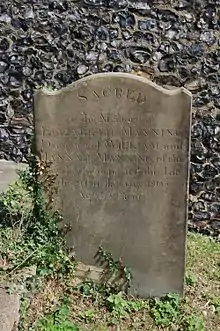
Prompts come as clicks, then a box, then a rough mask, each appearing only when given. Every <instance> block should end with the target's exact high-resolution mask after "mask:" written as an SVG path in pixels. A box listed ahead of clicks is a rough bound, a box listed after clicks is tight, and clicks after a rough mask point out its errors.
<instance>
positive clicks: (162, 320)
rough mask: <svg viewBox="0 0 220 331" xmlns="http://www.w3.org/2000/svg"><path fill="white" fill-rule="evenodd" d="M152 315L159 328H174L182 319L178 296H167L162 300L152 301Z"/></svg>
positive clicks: (155, 299)
mask: <svg viewBox="0 0 220 331" xmlns="http://www.w3.org/2000/svg"><path fill="white" fill-rule="evenodd" d="M150 314H151V316H152V317H153V319H154V322H155V324H156V325H157V326H162V327H168V326H172V325H173V324H175V323H176V322H177V321H178V319H179V317H180V298H179V296H178V295H176V294H167V295H166V296H165V297H163V298H161V299H158V298H154V299H151V300H150Z"/></svg>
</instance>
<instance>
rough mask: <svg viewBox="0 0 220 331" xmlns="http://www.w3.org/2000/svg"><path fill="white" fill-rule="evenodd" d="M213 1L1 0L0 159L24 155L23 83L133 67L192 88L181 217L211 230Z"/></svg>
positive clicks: (27, 105) (27, 86) (217, 51)
mask: <svg viewBox="0 0 220 331" xmlns="http://www.w3.org/2000/svg"><path fill="white" fill-rule="evenodd" d="M219 17H220V0H209V1H208V0H194V1H193V0H190V1H186V0H179V1H177V0H173V1H172V0H170V1H165V0H161V1H159V0H158V1H135V0H133V1H131V0H130V1H128V0H82V1H77V0H57V1H51V0H5V1H4V2H1V4H0V31H1V36H0V158H2V159H7V160H14V161H16V162H25V161H26V158H27V155H28V151H29V140H30V137H31V132H32V119H33V91H34V90H35V89H37V88H41V87H43V86H47V87H50V88H52V89H60V88H61V87H63V86H66V85H68V84H70V83H71V82H73V81H75V80H77V79H79V78H81V77H84V76H86V75H89V74H91V73H98V72H110V71H114V72H117V71H120V72H132V71H133V70H134V71H136V72H138V71H143V72H144V73H145V76H146V77H148V78H150V79H151V80H152V81H154V82H156V83H157V84H159V85H162V86H168V85H170V86H172V87H180V86H184V87H186V88H187V89H189V90H190V91H191V92H192V93H193V112H194V115H193V126H192V155H191V179H190V204H189V224H190V226H193V227H198V228H200V229H203V231H204V230H205V231H206V232H208V233H209V232H210V231H211V232H212V233H215V234H219V233H220V176H219V171H220V142H219V138H220V113H219V111H220V69H219V68H220V35H219V29H220V19H219Z"/></svg>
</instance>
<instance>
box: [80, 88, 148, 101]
mask: <svg viewBox="0 0 220 331" xmlns="http://www.w3.org/2000/svg"><path fill="white" fill-rule="evenodd" d="M77 96H78V98H79V100H80V101H81V102H88V100H91V99H92V100H97V101H99V100H100V99H101V98H110V97H115V98H118V99H122V98H123V99H126V100H128V101H131V102H134V103H137V104H143V103H145V102H146V100H147V98H146V95H144V94H143V93H141V92H139V91H136V90H134V89H124V88H121V87H115V88H112V87H104V88H102V89H100V90H93V91H91V94H90V95H87V94H86V92H85V94H80V93H78V94H77Z"/></svg>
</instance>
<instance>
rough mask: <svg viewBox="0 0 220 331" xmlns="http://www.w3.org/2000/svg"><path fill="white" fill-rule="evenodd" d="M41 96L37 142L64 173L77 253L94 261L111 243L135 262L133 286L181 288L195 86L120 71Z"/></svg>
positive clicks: (61, 196) (160, 290)
mask: <svg viewBox="0 0 220 331" xmlns="http://www.w3.org/2000/svg"><path fill="white" fill-rule="evenodd" d="M35 101H36V103H35V130H36V143H37V150H38V152H39V153H40V157H41V158H42V159H43V160H48V161H52V162H53V170H54V172H56V173H57V174H58V193H57V196H56V203H57V206H58V207H59V208H60V209H61V210H62V214H63V216H64V220H65V222H67V223H71V226H72V231H71V232H70V234H69V235H68V238H67V239H68V242H69V244H70V245H73V246H74V248H75V251H76V258H77V259H78V260H79V261H82V262H83V263H86V264H89V265H93V264H94V263H95V259H94V256H95V254H96V253H97V250H98V248H99V245H102V246H103V247H104V249H106V250H107V251H110V252H111V253H112V254H113V257H114V258H115V259H119V258H120V257H121V258H122V260H123V261H124V263H125V265H126V266H129V267H130V268H131V270H132V274H133V276H134V280H133V286H132V293H135V294H137V293H138V294H140V295H142V296H150V295H162V294H164V293H167V292H170V291H172V292H179V293H182V290H183V275H184V259H185V257H184V256H185V232H186V218H187V183H188V163H189V158H188V156H189V136H190V116H191V95H190V93H189V92H187V90H185V89H184V88H182V89H178V90H172V91H168V90H165V89H163V88H161V87H159V86H157V85H155V84H154V83H152V82H150V81H148V80H147V79H144V78H142V77H137V76H134V75H130V74H123V73H114V74H97V75H94V76H89V77H87V78H84V79H82V80H79V81H78V82H76V83H75V84H73V85H70V86H69V87H67V88H65V89H62V90H60V91H58V92H49V91H45V92H43V91H38V92H37V94H36V99H35Z"/></svg>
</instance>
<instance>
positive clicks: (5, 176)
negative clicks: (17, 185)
mask: <svg viewBox="0 0 220 331" xmlns="http://www.w3.org/2000/svg"><path fill="white" fill-rule="evenodd" d="M26 166H27V165H26V164H25V163H15V162H10V161H4V160H0V192H2V191H4V190H6V189H7V186H8V185H9V184H12V183H13V182H14V181H16V180H17V179H18V175H17V170H22V169H25V167H26Z"/></svg>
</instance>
